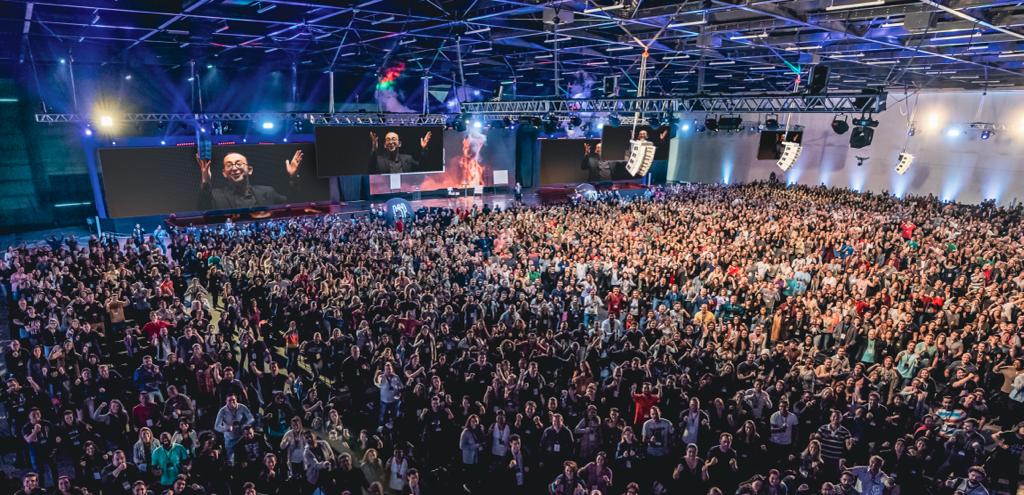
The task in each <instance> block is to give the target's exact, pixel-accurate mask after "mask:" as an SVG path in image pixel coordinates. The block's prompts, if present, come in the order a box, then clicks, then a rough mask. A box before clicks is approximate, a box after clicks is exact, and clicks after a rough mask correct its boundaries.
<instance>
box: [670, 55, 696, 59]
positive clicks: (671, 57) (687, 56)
mask: <svg viewBox="0 0 1024 495" xmlns="http://www.w3.org/2000/svg"><path fill="white" fill-rule="evenodd" d="M688 58H690V56H689V55H667V56H666V57H665V58H664V60H686V59H688Z"/></svg>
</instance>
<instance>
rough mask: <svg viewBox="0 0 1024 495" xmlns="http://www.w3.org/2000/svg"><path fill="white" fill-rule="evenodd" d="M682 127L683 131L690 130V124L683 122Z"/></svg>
mask: <svg viewBox="0 0 1024 495" xmlns="http://www.w3.org/2000/svg"><path fill="white" fill-rule="evenodd" d="M682 129H683V132H686V131H688V130H690V124H683V127H682Z"/></svg>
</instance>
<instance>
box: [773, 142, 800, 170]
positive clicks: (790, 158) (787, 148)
mask: <svg viewBox="0 0 1024 495" xmlns="http://www.w3.org/2000/svg"><path fill="white" fill-rule="evenodd" d="M801 151H803V146H800V145H799V144H798V143H791V142H788V141H787V142H785V143H782V155H781V156H780V157H779V161H778V163H776V165H778V166H779V168H781V169H782V171H783V172H786V171H788V170H789V169H790V168H792V167H793V165H794V164H796V160H797V159H798V158H800V152H801Z"/></svg>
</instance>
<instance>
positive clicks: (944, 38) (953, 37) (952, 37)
mask: <svg viewBox="0 0 1024 495" xmlns="http://www.w3.org/2000/svg"><path fill="white" fill-rule="evenodd" d="M980 34H981V33H979V32H977V31H975V32H973V33H967V34H951V35H949V36H936V37H934V38H932V39H931V41H949V40H962V39H965V38H973V37H975V36H978V35H980Z"/></svg>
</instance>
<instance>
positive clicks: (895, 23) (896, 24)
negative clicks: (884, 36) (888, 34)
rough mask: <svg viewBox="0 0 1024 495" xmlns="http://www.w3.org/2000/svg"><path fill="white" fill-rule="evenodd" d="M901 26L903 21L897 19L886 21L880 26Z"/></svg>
mask: <svg viewBox="0 0 1024 495" xmlns="http://www.w3.org/2000/svg"><path fill="white" fill-rule="evenodd" d="M901 26H903V21H899V22H886V23H885V24H882V27H884V28H894V27H901Z"/></svg>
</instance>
